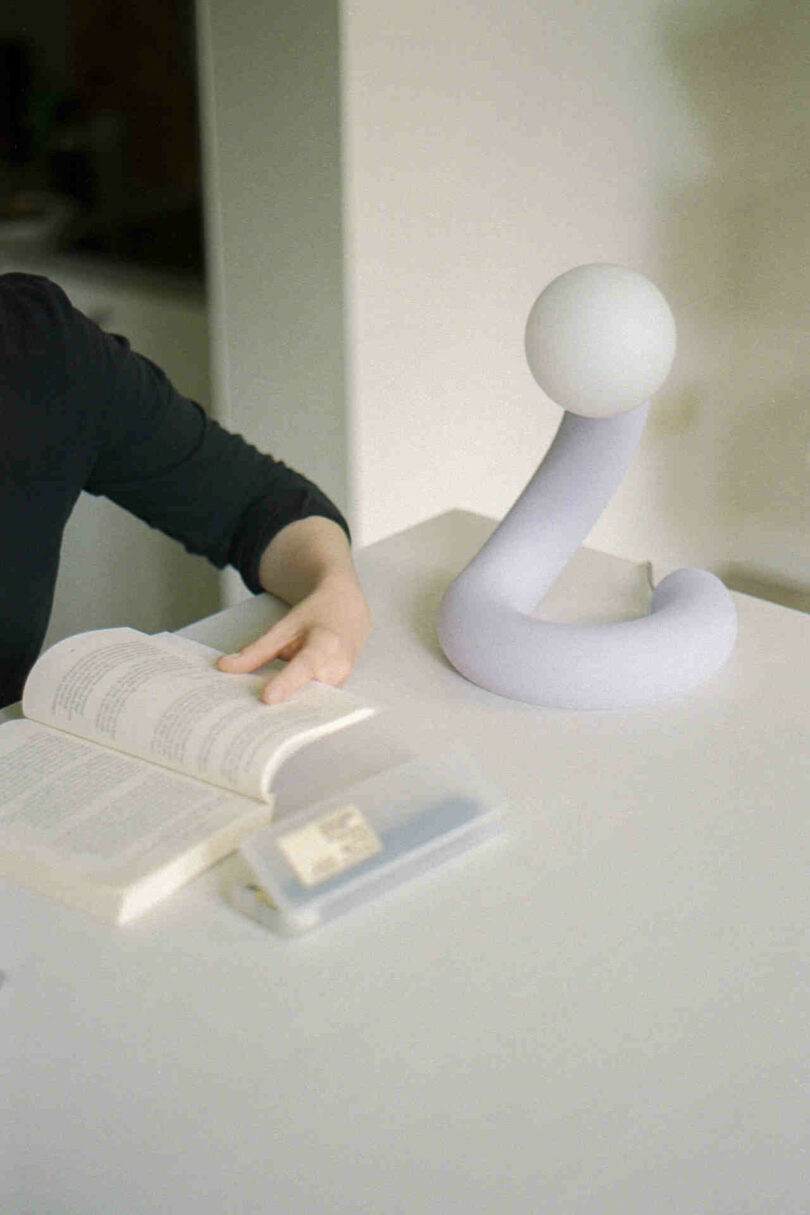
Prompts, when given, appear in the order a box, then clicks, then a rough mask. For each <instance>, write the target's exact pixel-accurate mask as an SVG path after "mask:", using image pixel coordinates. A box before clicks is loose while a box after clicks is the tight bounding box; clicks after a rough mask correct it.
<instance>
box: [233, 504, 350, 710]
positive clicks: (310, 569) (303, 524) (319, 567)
mask: <svg viewBox="0 0 810 1215" xmlns="http://www.w3.org/2000/svg"><path fill="white" fill-rule="evenodd" d="M259 581H260V582H261V584H262V586H263V587H264V588H265V590H267V591H270V592H271V594H274V595H277V596H278V597H279V598H280V599H284V600H285V601H286V602H287V603H289V604H290V605H291V608H290V611H289V612H287V613H286V615H285V616H283V617H282V619H281V620H280V621H279V622H278V623H277V624H275V625H273V627H272V628H270V629H268V631H267V632H266V633H264V634H263V635H262V636H261V637H259V638H257V639H256V640H255V641H252V642H251V643H250V644H249V645H246V646H244V647H243V648H242V649H241V650H240V651H239V652H238V654H228V655H223V657H222V658H220V659H219V660H218V662H217V666H218V667H219V669H220V670H221V671H226V672H240V673H244V672H245V671H253V670H255V669H256V668H257V667H260V666H262V664H263V663H265V662H270V661H271V660H272V659H274V658H282V659H284V660H286V662H287V665H286V666H285V667H284V668H283V670H281V671H278V672H277V673H276V674H274V675H273V676H272V678H271V679H270V680H269V681H268V683H267V684H266V686H265V688H264V690H263V693H262V699H263V700H264V701H265V702H266V703H267V704H278V703H279V702H280V701H282V700H286V699H287V697H288V696H291V695H292V694H293V692H295V691H297V690H298V688H300V687H302V686H303V685H304V684H306V683H308V682H309V681H310V680H311V679H317V680H320V681H321V682H322V683H328V684H342V683H344V682H345V680H346V679H347V678H348V676H349V674H350V672H351V670H352V667H353V666H354V663H355V660H356V658H357V655H358V654H359V653H360V650H361V648H362V646H363V643H364V642H365V640H366V638H367V637H368V634H369V632H370V629H371V615H370V613H369V610H368V605H367V604H366V600H365V596H364V595H363V591H362V589H361V587H360V583H359V581H358V579H357V574H356V572H355V568H354V563H353V561H352V556H351V550H350V548H349V542H348V539H347V537H346V533H345V532H344V530H343V528H342V527H340V526H339V525H338V524H337V523H335V522H334V521H333V520H331V519H326V518H323V517H321V516H317V515H311V516H309V517H307V518H305V519H298V520H296V521H295V522H293V523H289V524H287V526H286V527H284V528H282V530H281V531H280V532H278V533H277V534H276V535H275V536H274V537H273V539H272V540H271V541H270V543H269V544H268V545H267V547H266V548H265V550H264V552H263V553H262V556H261V559H260V562H259Z"/></svg>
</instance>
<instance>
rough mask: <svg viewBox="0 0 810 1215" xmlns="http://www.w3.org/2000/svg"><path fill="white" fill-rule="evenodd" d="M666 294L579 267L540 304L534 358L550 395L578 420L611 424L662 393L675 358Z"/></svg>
mask: <svg viewBox="0 0 810 1215" xmlns="http://www.w3.org/2000/svg"><path fill="white" fill-rule="evenodd" d="M675 340H676V334H675V319H674V317H673V315H672V312H671V311H670V307H669V305H668V303H667V301H666V300H665V299H664V297H663V295H662V294H661V292H660V291H659V290H658V288H657V287H656V286H655V284H654V283H651V282H650V280H649V279H648V278H645V277H644V275H643V274H637V273H636V272H635V271H633V270H627V269H626V268H625V267H623V266H612V265H608V264H606V263H596V264H594V265H589V266H576V267H574V269H573V270H568V271H567V272H566V273H565V274H561V275H560V276H559V278H555V279H554V280H553V282H551V283H549V285H548V286H547V287H546V288H545V290H544V291H543V292H541V294H540V295H539V296H538V298H537V299H536V300H535V303H534V305H533V307H532V310H531V312H530V313H529V319H528V321H527V323H526V357H527V359H528V362H529V368H530V370H531V373H532V375H533V376H534V378H535V380H536V381H537V383H538V384H539V385H540V387H541V388H542V389H543V391H544V392H545V393H546V394H547V395H548V396H549V397H550V398H551V399H552V401H554V402H556V404H557V405H560V406H562V408H563V409H566V410H568V411H569V412H570V413H576V414H581V415H582V416H583V417H587V418H608V417H612V416H614V415H615V414H619V413H624V412H626V410H628V409H634V408H635V407H636V406H638V405H642V404H644V402H645V401H647V400H649V398H650V397H651V396H652V395H653V394H654V393H655V392H657V391H658V389H659V388H660V387H661V385H662V384H663V382H664V380H665V379H666V378H667V375H668V374H669V370H670V368H671V366H672V361H673V359H674V357H675Z"/></svg>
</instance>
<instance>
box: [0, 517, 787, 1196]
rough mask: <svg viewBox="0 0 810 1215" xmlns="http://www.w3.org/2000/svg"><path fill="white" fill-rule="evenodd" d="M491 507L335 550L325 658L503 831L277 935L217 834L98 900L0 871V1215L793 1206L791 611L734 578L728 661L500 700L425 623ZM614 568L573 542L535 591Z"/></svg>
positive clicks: (593, 583)
mask: <svg viewBox="0 0 810 1215" xmlns="http://www.w3.org/2000/svg"><path fill="white" fill-rule="evenodd" d="M491 527H492V523H491V522H490V521H487V520H484V519H481V518H480V517H477V516H474V515H469V514H465V513H462V512H452V513H450V514H448V515H444V516H441V517H439V518H437V519H434V520H431V521H429V522H427V523H425V524H422V525H420V526H419V527H415V528H412V529H411V530H409V531H407V532H404V533H402V534H400V535H397V536H394V537H391V538H389V539H387V540H385V541H383V542H381V543H379V544H376V545H373V546H372V547H370V548H369V549H368V550H366V551H365V552H364V553H362V554H361V556H360V567H361V573H362V575H363V577H364V581H365V584H366V586H367V588H368V593H369V597H370V601H371V604H372V609H373V611H374V614H375V619H376V630H375V633H374V635H373V637H372V639H371V640H370V641H369V643H368V646H367V648H366V650H365V651H364V653H363V655H362V656H361V659H360V662H359V664H358V666H357V668H356V670H355V672H354V674H353V676H352V679H351V682H350V685H349V686H350V688H351V689H353V690H354V691H355V692H356V693H357V694H358V695H360V696H361V697H363V698H366V699H368V700H371V701H372V702H375V703H378V704H382V705H387V706H391V709H390V712H389V714H388V718H389V723H390V724H391V725H394V726H395V727H396V728H397V729H398V730H399V731H400V732H401V736H402V737H403V739H407V741H408V742H409V743H410V744H412V745H413V744H415V745H420V741H424V740H425V739H426V738H430V739H431V740H432V741H434V742H435V741H436V740H437V739H441V738H443V737H448V738H455V739H457V740H459V741H460V742H462V743H465V744H466V745H467V746H468V747H470V748H471V749H472V750H473V751H474V752H475V753H476V754H477V756H478V758H479V761H480V764H481V766H482V768H483V769H484V771H485V772H486V773H487V775H489V776H490V777H491V778H492V779H494V780H495V781H496V782H497V783H499V784H500V785H501V787H502V789H503V790H504V792H505V794H506V796H507V798H508V801H509V803H510V810H509V815H508V822H509V834H508V837H507V838H506V839H505V840H503V841H501V842H497V843H493V844H490V845H487V846H485V847H483V848H481V849H479V850H477V851H476V852H475V853H472V854H469V855H468V856H467V857H466V858H463V859H460V860H457V861H455V862H453V863H452V865H451V866H449V867H448V868H446V869H445V870H443V871H437V872H436V873H434V874H431V875H429V876H428V877H426V878H424V879H422V880H420V881H418V882H414V883H412V884H411V885H409V886H408V887H406V888H403V889H402V890H400V891H398V892H396V893H394V894H392V895H390V896H389V897H388V898H386V899H385V900H384V901H380V902H378V903H377V904H376V905H371V906H369V907H367V908H365V909H363V910H361V911H359V912H357V913H355V914H353V915H350V916H348V917H345V918H344V919H342V920H341V921H336V922H335V923H334V924H332V925H329V926H327V927H325V928H323V929H321V930H319V931H318V932H316V933H314V934H312V935H310V936H307V937H303V938H299V939H293V940H283V939H279V938H275V937H273V936H272V935H270V934H269V933H267V932H265V931H264V930H263V929H262V928H260V927H259V926H258V925H256V924H254V923H253V922H252V921H250V920H248V919H247V918H244V917H242V916H240V915H239V913H238V912H236V911H235V910H233V909H232V908H231V907H230V906H229V905H228V903H227V902H226V901H225V899H224V898H223V897H222V890H223V888H224V886H225V885H226V883H227V882H228V881H229V880H230V879H231V878H232V877H233V876H234V874H235V873H236V872H238V862H237V858H229V859H228V860H226V861H225V862H223V863H222V864H221V865H219V866H217V867H216V868H214V869H213V870H211V871H209V872H208V873H207V874H205V875H204V876H203V877H201V878H199V879H198V880H197V881H195V882H193V883H192V884H191V885H189V886H188V887H186V888H185V889H184V890H183V891H181V892H180V893H179V894H177V895H176V896H175V897H174V898H172V899H171V900H169V901H168V902H166V903H164V904H162V905H161V906H159V907H158V908H156V909H155V910H154V911H153V912H150V913H149V914H148V915H147V916H145V917H143V919H141V920H138V921H136V922H135V923H134V924H132V925H130V926H128V927H127V928H124V929H120V928H119V929H116V928H112V927H109V926H108V925H106V924H103V923H100V922H96V921H95V920H93V919H91V918H90V917H88V916H85V915H83V914H82V913H80V912H77V911H73V910H70V909H68V908H63V907H61V906H60V905H59V904H57V903H53V902H51V901H49V900H47V899H44V898H41V897H39V896H37V895H35V894H33V893H29V892H26V891H24V890H21V889H18V888H16V887H13V886H10V885H5V886H3V887H2V888H0V967H2V968H3V969H5V970H6V971H7V972H8V981H7V983H6V985H5V986H4V987H3V988H2V989H0V1026H2V1052H3V1056H4V1070H5V1073H6V1075H5V1078H4V1081H3V1091H4V1096H3V1102H4V1106H3V1107H2V1115H1V1116H2V1126H1V1127H0V1129H1V1130H2V1134H1V1135H0V1152H2V1153H3V1156H2V1165H3V1169H2V1186H1V1187H0V1192H2V1199H0V1209H2V1211H3V1212H4V1215H23V1213H25V1215H113V1213H114V1215H151V1213H152V1212H161V1213H162V1212H167V1213H170V1215H182V1213H185V1212H189V1213H194V1215H203V1213H204V1215H209V1213H210V1215H226V1213H231V1212H232V1213H234V1215H237V1213H238V1215H246V1213H253V1212H256V1213H262V1215H264V1213H265V1212H267V1213H272V1215H360V1213H369V1215H399V1213H405V1212H407V1213H408V1215H448V1213H451V1212H452V1213H455V1212H459V1213H463V1215H477V1213H480V1215H493V1213H497V1215H512V1213H514V1215H535V1213H537V1215H551V1213H555V1215H556V1213H558V1212H559V1213H560V1215H585V1213H586V1212H587V1213H588V1215H614V1213H615V1215H636V1213H638V1215H641V1213H643V1215H664V1213H670V1212H671V1213H672V1215H698V1213H699V1215H750V1213H753V1212H756V1213H757V1215H759V1213H762V1215H764V1213H768V1215H792V1213H794V1212H795V1213H798V1212H807V1211H808V1210H810V1154H809V1153H808V1145H809V1144H810V959H809V958H808V923H809V922H810V871H809V870H808V860H810V855H809V854H810V845H808V824H807V817H808V815H807V810H808V793H809V792H810V776H808V743H809V742H810V725H809V724H808V713H807V700H808V687H809V686H810V619H809V618H808V617H806V616H804V615H802V614H800V613H797V612H792V611H789V610H785V609H782V608H779V607H776V606H774V605H772V604H769V603H765V602H761V601H758V600H755V599H752V598H748V597H746V596H741V595H736V596H735V599H736V602H737V605H738V608H739V613H740V626H741V627H740V641H739V645H738V648H737V650H736V651H735V653H734V655H733V656H732V658H731V660H730V661H729V663H728V664H727V666H726V667H725V668H724V669H723V670H722V671H721V672H720V673H719V675H718V676H716V677H715V679H714V680H713V682H712V683H711V684H710V685H709V686H707V687H705V688H703V689H702V690H700V691H699V692H697V693H695V694H693V695H691V696H689V697H687V698H683V699H680V700H677V701H673V702H670V703H667V704H664V705H660V706H657V707H655V708H653V709H651V710H635V711H632V712H611V713H608V712H596V713H590V714H588V713H574V712H560V711H552V710H545V709H541V708H533V707H528V706H525V705H519V704H516V703H512V702H510V701H507V700H504V699H501V698H499V697H496V696H494V695H492V694H490V693H488V692H485V691H483V690H481V689H479V688H476V687H474V686H473V685H471V684H468V683H467V682H465V681H464V680H463V679H461V678H460V677H459V676H458V675H457V674H455V673H454V672H453V670H452V669H451V668H450V667H449V666H448V664H447V663H446V662H445V660H444V658H443V656H442V655H441V653H440V651H439V649H438V646H437V642H436V637H435V627H434V621H435V616H436V608H437V604H438V600H439V596H440V594H441V591H442V589H443V588H444V586H445V585H446V584H447V582H448V581H449V579H450V578H451V577H452V575H453V574H454V573H455V572H456V571H457V570H458V569H459V568H461V566H462V565H463V564H464V563H465V562H466V560H467V559H468V558H469V557H470V556H471V555H472V553H473V552H474V551H475V550H476V549H477V547H478V545H479V544H480V543H481V541H482V540H483V538H484V537H485V536H486V535H487V534H488V532H489V530H490V528H491ZM642 575H643V570H640V567H636V566H632V565H630V564H629V563H627V562H622V561H617V560H616V559H615V558H610V557H605V556H604V555H602V554H598V553H593V552H581V553H580V554H578V556H577V558H576V559H575V561H574V563H573V564H572V567H571V568H570V569H569V571H568V572H567V573H566V575H565V576H564V580H563V583H562V584H561V585H560V587H559V589H555V592H554V596H555V601H554V602H553V603H552V604H550V605H549V608H553V609H554V610H555V611H557V612H558V613H559V614H561V615H565V614H566V613H568V616H569V618H570V616H571V615H572V614H580V615H581V614H583V613H585V614H588V613H591V614H592V615H593V614H595V615H596V616H599V615H604V613H605V608H604V604H603V605H602V606H600V603H599V601H600V599H601V598H602V597H603V596H605V595H607V596H608V597H610V596H611V595H615V596H617V597H618V598H617V599H616V602H618V599H619V598H622V597H624V599H623V601H624V602H627V601H628V598H633V597H638V596H639V595H643V594H644V593H646V588H645V587H644V586H643V577H642ZM266 610H267V602H266V601H262V600H254V601H250V602H248V603H247V604H244V605H240V606H239V607H237V608H233V609H231V610H230V611H228V612H225V613H220V614H219V615H218V616H215V617H213V618H211V619H210V620H209V621H203V622H201V623H200V624H199V625H196V626H194V627H193V628H191V629H189V630H187V632H189V633H190V634H192V635H194V636H197V637H198V638H200V639H202V640H205V641H208V642H209V643H211V644H216V645H219V646H221V647H222V648H230V647H231V646H232V645H233V644H235V643H237V642H241V641H243V640H246V639H247V638H249V637H250V636H252V635H253V633H254V632H255V631H256V628H257V625H258V624H259V617H258V613H263V612H266ZM357 728H358V729H359V728H360V727H357ZM293 762H295V761H293Z"/></svg>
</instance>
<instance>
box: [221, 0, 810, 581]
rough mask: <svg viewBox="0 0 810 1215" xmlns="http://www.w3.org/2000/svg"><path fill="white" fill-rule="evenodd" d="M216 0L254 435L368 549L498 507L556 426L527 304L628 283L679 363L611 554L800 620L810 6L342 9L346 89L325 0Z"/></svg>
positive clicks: (739, 2)
mask: <svg viewBox="0 0 810 1215" xmlns="http://www.w3.org/2000/svg"><path fill="white" fill-rule="evenodd" d="M199 2H200V6H201V8H200V11H201V16H202V25H203V27H204V28H203V35H204V38H203V41H204V47H205V54H204V58H205V60H206V62H207V64H208V67H207V69H206V70H205V71H204V73H203V75H204V92H205V97H206V112H207V119H206V124H207V136H206V139H205V143H206V157H207V164H208V185H209V208H210V216H211V219H210V222H209V234H210V236H211V240H212V242H213V249H214V258H213V262H214V265H215V269H216V271H217V272H216V274H215V278H214V281H212V287H213V288H214V306H215V312H214V316H215V321H214V326H215V333H216V334H217V335H218V336H219V339H220V343H219V346H218V347H217V348H216V353H217V368H218V376H219V379H220V382H221V394H220V395H221V396H222V397H223V399H224V397H225V396H226V395H229V397H230V411H231V414H230V416H231V420H232V422H235V423H236V424H237V426H238V428H242V429H244V431H245V433H247V434H248V435H249V437H252V438H254V439H255V441H258V442H261V443H266V444H267V445H268V446H269V447H270V449H271V450H274V451H275V452H276V453H277V454H280V455H282V456H283V457H284V458H288V459H290V461H291V462H296V463H298V464H299V466H301V467H302V468H304V469H305V470H306V471H308V472H310V474H311V475H314V476H315V478H316V479H319V480H320V481H321V483H322V484H323V485H324V488H326V489H327V490H329V491H330V492H332V493H333V494H334V495H335V496H336V497H337V498H338V500H339V501H340V503H341V505H345V504H346V503H348V505H349V509H350V517H351V519H352V522H353V525H354V529H355V535H356V538H357V540H358V541H359V542H360V543H368V542H371V541H373V540H375V539H377V538H379V537H382V536H384V535H386V534H388V533H390V532H393V531H396V530H398V529H400V528H404V527H407V526H408V525H410V524H412V523H414V522H416V521H418V520H419V519H422V518H425V517H427V516H429V515H432V514H434V513H436V512H437V511H442V510H445V509H449V508H452V507H458V506H460V507H465V508H468V509H471V510H476V511H480V512H483V513H487V514H491V515H495V516H499V515H501V514H502V513H503V512H504V511H505V510H506V509H507V508H508V506H509V505H510V504H511V502H512V501H513V499H514V497H515V496H516V494H517V493H518V492H519V490H520V489H521V488H522V486H523V484H524V483H525V481H526V480H527V479H528V477H529V476H530V475H531V472H532V471H533V469H534V467H535V466H536V464H537V462H538V460H539V459H540V457H541V456H542V454H543V452H544V451H545V449H546V447H547V445H548V443H549V441H550V440H551V438H552V436H553V433H554V431H555V429H556V426H557V423H558V420H559V412H558V411H557V409H556V407H554V406H552V405H551V404H550V403H549V402H548V401H547V400H546V399H545V398H544V397H543V394H542V393H541V392H540V390H539V389H538V388H537V387H536V386H535V385H534V382H533V381H532V380H531V377H530V376H529V373H528V370H527V368H526V366H525V362H524V356H523V349H522V334H523V326H524V322H525V318H526V315H527V313H528V310H529V307H530V305H531V303H532V301H533V299H534V298H535V296H536V294H537V293H538V292H539V291H540V289H541V288H542V287H543V286H544V285H545V284H546V283H547V282H548V281H549V280H550V279H551V278H553V277H554V276H556V275H557V274H559V273H561V272H562V271H564V270H566V269H567V268H569V267H570V266H572V265H576V264H578V263H583V262H589V261H615V262H620V263H624V264H626V265H629V266H632V267H633V268H635V269H637V270H640V271H642V272H644V273H646V274H648V275H650V277H652V278H653V279H654V280H655V281H656V282H657V283H658V284H659V286H660V287H661V288H662V289H663V291H664V292H665V294H666V295H667V296H668V298H669V300H670V303H671V304H672V307H673V309H674V311H675V314H676V317H677V320H678V324H679V330H680V348H679V356H678V360H677V363H676V367H675V370H674V371H673V374H672V376H671V378H670V380H669V382H668V384H667V386H666V387H665V389H664V390H663V391H662V392H661V393H660V395H659V397H658V398H657V400H656V404H655V407H654V411H653V415H652V418H651V421H650V423H649V426H648V431H647V433H646V435H645V438H644V440H643V445H642V448H641V450H640V452H639V455H638V457H637V459H636V462H635V464H634V466H633V468H632V470H631V472H630V474H629V475H628V477H627V479H626V482H625V484H624V486H623V487H622V489H621V490H620V492H619V493H618V494H617V496H616V498H615V499H614V501H613V503H612V504H611V506H610V507H609V508H608V511H607V512H606V514H605V516H604V517H603V519H602V520H601V521H600V523H599V524H598V525H597V527H596V529H595V531H594V533H593V534H592V536H591V543H594V544H598V545H600V546H602V547H604V548H606V549H608V550H611V551H614V552H617V553H619V554H621V555H624V556H628V557H635V558H638V559H641V558H648V557H653V558H655V559H656V560H657V563H658V565H659V566H660V567H661V568H667V567H669V566H672V565H676V564H680V563H682V562H687V561H688V562H694V563H703V564H707V565H709V566H710V567H711V568H713V569H716V570H717V571H718V572H719V573H721V574H722V575H723V576H725V577H726V578H727V580H728V581H729V582H730V583H732V584H733V585H737V586H740V587H742V589H746V588H750V589H753V590H756V591H761V592H762V593H764V594H771V595H773V596H774V597H777V598H780V597H781V598H782V599H783V600H784V601H794V602H796V603H797V604H800V605H802V604H803V605H810V598H808V597H807V596H810V546H808V545H807V542H806V533H807V523H808V518H809V517H810V468H809V467H808V442H810V429H809V427H810V414H809V413H808V409H807V405H806V395H807V393H806V389H807V383H808V373H810V349H809V348H808V346H807V344H806V343H803V342H802V341H801V339H800V337H799V326H800V325H802V324H803V318H804V316H805V315H806V314H807V310H808V309H807V306H808V295H810V286H808V280H807V277H806V274H805V267H806V265H807V260H808V258H807V247H806V244H807V225H806V221H805V216H806V215H807V214H808V211H809V210H810V208H808V203H810V197H808V195H810V176H808V174H807V172H806V168H805V163H804V153H803V149H804V148H805V147H806V146H807V143H808V130H807V127H808V121H809V120H808V113H809V112H810V111H809V110H808V106H807V103H806V101H807V88H806V86H807V83H808V81H807V75H808V67H807V65H808V63H810V30H808V10H807V6H801V5H798V4H796V3H794V2H790V0H775V2H774V3H771V4H768V5H763V4H762V3H759V2H757V3H750V2H744V0H715V2H714V3H713V4H712V5H707V4H706V3H705V0H623V3H620V4H610V5H605V4H601V3H598V2H597V0H588V2H583V0H546V2H545V3H537V2H536V0H533V2H529V0H430V2H429V3H428V0H409V3H408V4H383V5H380V4H378V3H376V2H372V0H343V3H342V5H341V7H340V53H341V63H340V74H339V75H338V73H337V68H338V61H337V54H336V52H337V43H336V38H337V29H336V24H335V7H334V5H330V4H327V3H324V2H323V0H314V2H309V3H303V4H294V3H292V0H283V2H281V3H273V4H272V5H267V4H266V3H264V0H199ZM206 73H207V83H205V77H206ZM333 90H334V94H335V95H334V96H332V91H333ZM338 92H339V101H340V108H341V111H342V148H341V146H340V145H339V144H338V143H337V141H336V134H337V125H336V124H337V109H336V104H335V103H336V102H337V100H338V96H337V94H338ZM338 153H340V156H338ZM340 169H342V181H343V191H344V193H343V199H342V207H343V231H342V240H343V248H341V231H340V223H339V218H340V216H339V207H340V204H341V197H340V176H339V173H338V170H340ZM341 256H342V257H343V259H344V267H345V276H344V289H345V298H346V303H347V306H348V309H347V315H346V318H345V323H346V326H347V328H346V332H345V335H344V333H343V330H342V327H341V326H342V318H341V312H340V305H341V297H340V283H339V278H340V275H339V270H340V257H341ZM342 351H345V358H346V374H347V384H348V397H347V399H344V397H343V370H344V369H343V361H342V357H341V352H342ZM226 390H227V391H226ZM226 416H227V415H226ZM347 470H348V471H347Z"/></svg>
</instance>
